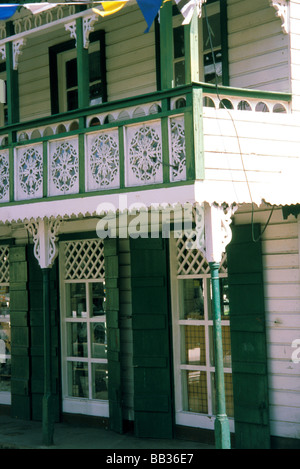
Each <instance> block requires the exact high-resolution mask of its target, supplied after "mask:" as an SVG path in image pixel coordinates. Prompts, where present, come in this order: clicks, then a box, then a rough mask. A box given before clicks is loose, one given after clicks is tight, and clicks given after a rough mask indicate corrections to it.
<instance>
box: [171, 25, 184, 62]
mask: <svg viewBox="0 0 300 469" xmlns="http://www.w3.org/2000/svg"><path fill="white" fill-rule="evenodd" d="M173 39H174V59H178V58H179V57H184V27H183V26H178V28H174V29H173Z"/></svg>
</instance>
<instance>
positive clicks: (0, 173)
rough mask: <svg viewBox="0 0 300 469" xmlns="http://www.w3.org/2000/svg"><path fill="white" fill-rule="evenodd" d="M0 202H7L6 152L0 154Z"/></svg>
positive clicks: (7, 170)
mask: <svg viewBox="0 0 300 469" xmlns="http://www.w3.org/2000/svg"><path fill="white" fill-rule="evenodd" d="M0 201H1V202H8V201H9V156H8V150H4V151H1V152H0Z"/></svg>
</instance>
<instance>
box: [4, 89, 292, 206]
mask: <svg viewBox="0 0 300 469" xmlns="http://www.w3.org/2000/svg"><path fill="white" fill-rule="evenodd" d="M225 91H226V92H225ZM243 91H244V95H243V96H239V94H240V93H241V92H240V91H237V90H235V92H233V90H232V89H227V90H225V89H224V88H223V89H222V96H221V98H222V100H223V103H225V99H226V100H227V101H226V107H229V108H230V107H231V105H230V104H229V103H231V104H232V107H236V109H239V110H249V109H250V107H251V109H252V110H256V111H267V110H269V111H271V110H272V111H275V106H276V105H280V106H281V107H280V109H281V110H284V111H285V112H288V100H289V98H290V97H289V95H283V94H281V95H274V94H267V93H264V94H261V95H260V94H258V95H255V96H254V93H252V92H251V91H249V92H246V91H245V90H243ZM230 93H231V94H230ZM263 97H264V98H265V99H262V98H263ZM266 98H268V99H266ZM275 98H277V99H275ZM203 100H204V105H210V106H211V105H212V104H214V106H215V107H220V96H217V95H216V91H215V89H214V88H213V87H211V88H210V87H207V86H201V85H200V84H199V85H191V86H185V87H181V88H176V89H174V90H170V91H165V92H158V93H155V94H149V95H146V96H142V97H135V98H130V99H127V100H124V101H118V102H114V103H105V104H102V105H100V106H98V107H93V108H87V109H82V110H80V111H72V112H69V113H67V114H60V115H56V116H51V117H48V118H44V119H40V120H38V121H32V122H26V123H19V124H16V125H11V126H9V127H6V128H3V129H2V131H1V132H0V144H1V147H0V203H1V204H8V203H23V202H25V201H32V200H35V201H38V200H44V199H45V198H64V197H76V196H83V195H84V194H86V195H87V194H89V193H92V194H97V193H99V194H100V193H101V194H105V193H108V192H118V191H120V192H121V191H133V190H137V189H138V190H141V189H147V188H153V187H155V188H157V187H167V186H170V185H182V184H187V183H189V182H192V181H194V180H195V179H201V178H203V174H204V158H203V144H202V142H201V138H202V130H201V129H202V128H201V123H202V112H201V109H202V104H203ZM218 103H219V104H218ZM239 103H243V104H239ZM245 103H248V104H245ZM259 103H262V104H259ZM221 107H222V106H221ZM278 109H279V108H278ZM186 136H188V138H186Z"/></svg>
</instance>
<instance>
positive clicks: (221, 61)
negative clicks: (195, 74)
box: [173, 0, 229, 86]
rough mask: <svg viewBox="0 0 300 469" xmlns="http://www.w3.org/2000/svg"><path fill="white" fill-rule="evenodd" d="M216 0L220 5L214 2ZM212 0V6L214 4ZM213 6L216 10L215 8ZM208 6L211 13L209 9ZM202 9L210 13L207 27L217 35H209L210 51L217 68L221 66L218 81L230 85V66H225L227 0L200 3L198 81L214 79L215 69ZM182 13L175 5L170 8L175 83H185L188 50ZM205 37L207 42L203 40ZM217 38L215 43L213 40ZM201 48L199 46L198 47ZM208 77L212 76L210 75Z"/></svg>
mask: <svg viewBox="0 0 300 469" xmlns="http://www.w3.org/2000/svg"><path fill="white" fill-rule="evenodd" d="M217 3H218V4H219V5H217ZM213 4H215V5H214V7H215V8H214V7H213ZM214 9H216V12H214ZM209 10H211V14H210V12H209ZM205 11H207V13H208V15H209V16H210V27H211V28H212V30H213V31H214V30H216V31H217V33H218V34H217V35H213V36H212V42H213V52H214V54H215V62H216V65H217V68H218V66H219V69H220V66H221V76H220V80H219V82H218V84H219V85H224V86H229V67H228V30H227V0H207V3H206V4H205V5H204V6H203V7H202V18H201V20H199V21H200V22H201V23H200V24H199V34H200V41H199V42H200V47H199V56H200V57H199V64H200V67H199V68H200V70H199V74H200V81H203V82H208V83H214V82H215V80H214V79H213V75H214V73H213V72H212V70H211V69H212V67H213V66H214V64H213V57H212V51H211V46H210V43H209V36H208V32H207V23H206V19H205V16H204V15H205ZM182 20H183V17H182V15H181V14H180V12H179V10H178V8H177V6H176V5H175V6H174V9H173V76H174V86H179V85H183V84H185V81H186V77H185V60H186V55H187V53H188V50H187V45H186V44H185V40H184V36H185V31H184V30H185V28H186V27H185V26H183V25H182ZM205 38H206V41H205V42H206V46H205V45H204V40H205ZM214 38H217V43H216V42H215V41H214ZM200 49H201V50H200ZM209 77H211V79H209Z"/></svg>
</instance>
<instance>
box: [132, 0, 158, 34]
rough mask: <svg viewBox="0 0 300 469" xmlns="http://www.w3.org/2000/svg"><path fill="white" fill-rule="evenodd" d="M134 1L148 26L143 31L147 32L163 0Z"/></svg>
mask: <svg viewBox="0 0 300 469" xmlns="http://www.w3.org/2000/svg"><path fill="white" fill-rule="evenodd" d="M136 2H137V4H138V6H139V7H140V10H141V12H142V13H143V16H144V18H145V20H146V23H147V25H148V28H147V29H146V30H145V33H148V32H149V30H150V28H151V26H152V23H153V21H154V20H155V17H156V15H157V13H158V12H159V9H160V7H161V5H162V3H163V0H136Z"/></svg>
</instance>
